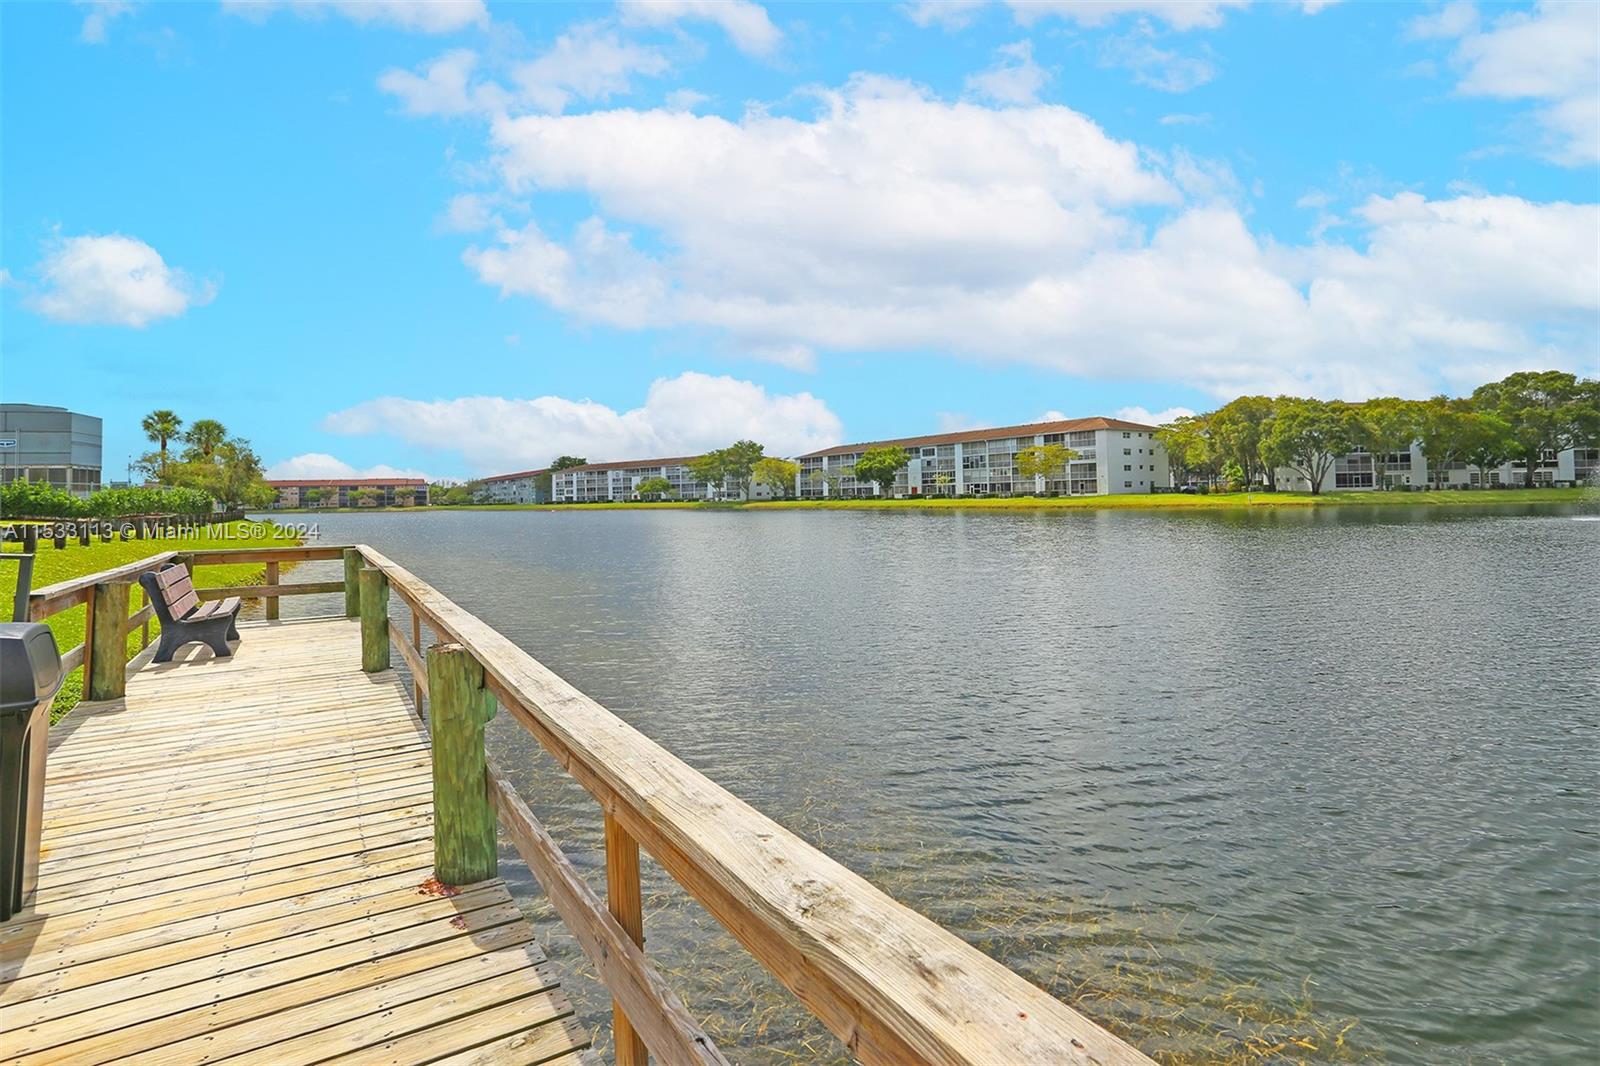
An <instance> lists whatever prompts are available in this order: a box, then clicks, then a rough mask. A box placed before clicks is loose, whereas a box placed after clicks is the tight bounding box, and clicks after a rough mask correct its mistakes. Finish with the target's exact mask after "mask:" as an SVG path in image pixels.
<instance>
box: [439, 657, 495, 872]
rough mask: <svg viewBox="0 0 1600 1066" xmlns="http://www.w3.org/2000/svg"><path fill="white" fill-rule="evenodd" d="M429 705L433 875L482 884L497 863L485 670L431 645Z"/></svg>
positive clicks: (491, 707) (490, 703) (489, 699)
mask: <svg viewBox="0 0 1600 1066" xmlns="http://www.w3.org/2000/svg"><path fill="white" fill-rule="evenodd" d="M428 701H429V706H430V707H431V708H432V713H431V714H430V715H429V717H428V732H429V733H430V734H431V735H432V737H433V865H434V872H435V875H436V876H437V877H438V878H439V880H440V881H442V882H444V883H445V884H447V885H466V884H471V883H472V882H474V881H485V880H488V879H489V878H491V877H493V876H495V874H496V872H497V870H498V869H499V861H498V855H497V847H496V843H495V818H494V807H493V805H492V804H490V802H489V791H488V789H489V782H488V778H489V770H488V764H487V761H486V759H485V756H484V750H483V727H484V724H485V723H486V722H488V721H489V719H490V718H492V717H494V707H495V703H494V696H493V695H491V694H490V693H489V690H488V689H486V688H484V687H483V665H482V664H481V663H479V662H478V660H477V659H475V658H473V656H472V655H471V653H469V652H468V651H467V650H466V649H465V648H463V647H462V646H461V645H459V644H435V645H434V646H433V647H431V648H429V649H428Z"/></svg>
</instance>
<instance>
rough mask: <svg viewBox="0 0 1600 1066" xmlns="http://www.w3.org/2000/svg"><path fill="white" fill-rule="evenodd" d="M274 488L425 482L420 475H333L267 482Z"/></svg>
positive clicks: (424, 483)
mask: <svg viewBox="0 0 1600 1066" xmlns="http://www.w3.org/2000/svg"><path fill="white" fill-rule="evenodd" d="M267 484H268V485H271V486H272V487H273V488H275V489H285V488H290V487H292V486H296V485H299V486H309V487H311V488H319V489H334V488H356V487H358V486H377V485H411V486H417V485H426V484H427V482H426V481H424V480H423V479H422V478H420V477H335V478H298V477H296V478H288V479H287V480H279V481H271V480H269V481H268V482H267Z"/></svg>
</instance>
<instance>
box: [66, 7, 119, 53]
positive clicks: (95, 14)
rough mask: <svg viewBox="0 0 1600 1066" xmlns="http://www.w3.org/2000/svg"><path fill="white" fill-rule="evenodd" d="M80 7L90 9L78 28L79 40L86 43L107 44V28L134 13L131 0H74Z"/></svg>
mask: <svg viewBox="0 0 1600 1066" xmlns="http://www.w3.org/2000/svg"><path fill="white" fill-rule="evenodd" d="M72 2H73V3H74V4H75V5H77V6H78V7H86V8H88V9H89V11H88V14H86V15H84V16H83V26H82V27H81V28H80V29H79V30H78V40H80V41H82V42H84V43H85V44H105V43H106V29H107V27H109V26H110V24H111V23H112V22H113V21H114V20H116V19H119V18H121V17H122V16H124V15H129V14H132V13H133V4H132V3H131V2H130V0H72Z"/></svg>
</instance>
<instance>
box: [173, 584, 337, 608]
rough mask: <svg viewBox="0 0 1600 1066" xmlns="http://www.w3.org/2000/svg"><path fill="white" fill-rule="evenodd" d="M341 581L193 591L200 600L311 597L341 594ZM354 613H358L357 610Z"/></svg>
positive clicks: (243, 586)
mask: <svg viewBox="0 0 1600 1066" xmlns="http://www.w3.org/2000/svg"><path fill="white" fill-rule="evenodd" d="M343 590H344V582H343V581H300V582H293V583H290V584H286V585H233V586H231V587H230V586H222V587H219V588H209V589H195V590H194V592H195V595H196V596H199V597H200V598H201V599H202V600H225V599H227V598H228V597H229V596H252V597H259V598H261V599H276V598H277V597H279V596H313V595H316V594H318V593H322V594H326V593H329V592H342V591H343ZM359 590H360V585H359V584H358V585H357V598H358V599H359V596H360V591H359ZM356 613H358V614H359V613H360V611H359V610H358V611H357V612H356Z"/></svg>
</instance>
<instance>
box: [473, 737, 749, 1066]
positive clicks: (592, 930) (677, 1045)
mask: <svg viewBox="0 0 1600 1066" xmlns="http://www.w3.org/2000/svg"><path fill="white" fill-rule="evenodd" d="M489 795H490V797H491V798H492V799H493V800H494V805H495V810H496V811H497V812H498V813H499V815H500V825H501V826H502V827H503V828H504V829H505V832H506V836H508V837H510V838H511V843H512V844H513V845H515V847H516V849H517V852H518V854H520V855H521V856H522V861H523V862H525V863H527V864H528V869H529V870H530V871H531V872H532V873H533V876H534V878H535V879H536V880H537V881H538V882H539V884H540V886H542V887H543V888H544V893H545V896H546V898H548V899H549V900H550V905H551V906H552V907H554V908H555V910H556V913H557V914H559V915H560V916H561V920H562V922H563V923H565V925H566V927H567V929H568V930H569V931H570V932H571V933H572V935H573V937H574V938H575V939H576V940H577V941H578V945H579V946H580V947H582V948H583V951H584V954H586V955H588V956H589V959H590V961H591V962H593V963H594V968H595V972H596V973H597V974H599V976H600V981H601V983H602V984H604V985H605V986H606V988H607V989H609V990H610V992H611V994H612V996H613V997H615V999H616V1001H617V1002H618V1003H620V1004H621V1005H622V1007H623V1009H624V1010H626V1011H627V1013H628V1017H629V1018H630V1019H631V1024H632V1025H633V1028H634V1031H635V1032H636V1033H637V1034H639V1035H640V1036H642V1037H643V1038H644V1042H645V1045H646V1046H647V1047H648V1048H649V1049H650V1051H651V1053H652V1054H654V1055H655V1056H656V1058H657V1059H659V1060H660V1061H661V1062H664V1063H670V1064H674V1066H676V1064H678V1063H698V1064H701V1066H727V1061H728V1060H727V1059H725V1058H724V1057H723V1056H722V1053H721V1052H720V1051H718V1050H717V1046H716V1045H715V1044H714V1043H712V1041H711V1038H710V1037H709V1036H707V1035H706V1033H705V1030H703V1029H701V1028H700V1024H699V1023H698V1022H696V1021H695V1019H694V1016H693V1015H692V1014H690V1013H689V1009H688V1008H687V1007H685V1006H684V1005H683V1001H682V1000H681V999H679V998H678V996H677V994H676V993H675V992H673V991H672V989H671V987H670V986H668V984H667V983H666V981H665V980H663V979H662V977H661V975H660V973H658V972H657V971H656V969H655V967H653V966H651V965H650V963H649V961H648V960H647V959H646V958H645V954H644V951H643V949H642V948H640V947H639V945H638V944H637V943H636V942H635V941H634V939H633V937H632V936H630V935H629V933H628V932H627V931H626V930H624V929H623V928H622V926H621V925H619V924H618V923H617V920H616V918H614V917H612V915H611V912H610V911H608V910H607V909H606V905H605V904H604V903H603V902H601V900H600V897H599V896H597V895H595V893H594V890H593V889H591V888H590V887H589V885H588V882H586V881H584V879H583V878H582V877H580V876H579V874H578V871H577V870H576V869H575V868H574V867H573V865H572V863H571V861H569V860H568V859H567V857H566V855H565V854H564V853H563V852H562V851H561V848H560V847H559V846H558V845H557V844H556V842H555V840H554V839H553V838H552V837H551V836H550V833H549V831H548V830H546V829H545V827H544V826H543V825H542V824H541V823H540V822H539V820H538V819H537V818H535V817H534V815H533V812H532V811H530V810H529V809H528V806H527V804H525V803H523V802H522V797H520V796H518V795H517V793H516V790H515V789H513V788H512V787H511V783H510V782H509V781H507V780H506V779H505V777H504V776H503V775H501V774H500V773H499V772H498V771H497V770H496V769H495V767H494V766H493V765H491V766H490V767H489Z"/></svg>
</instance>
